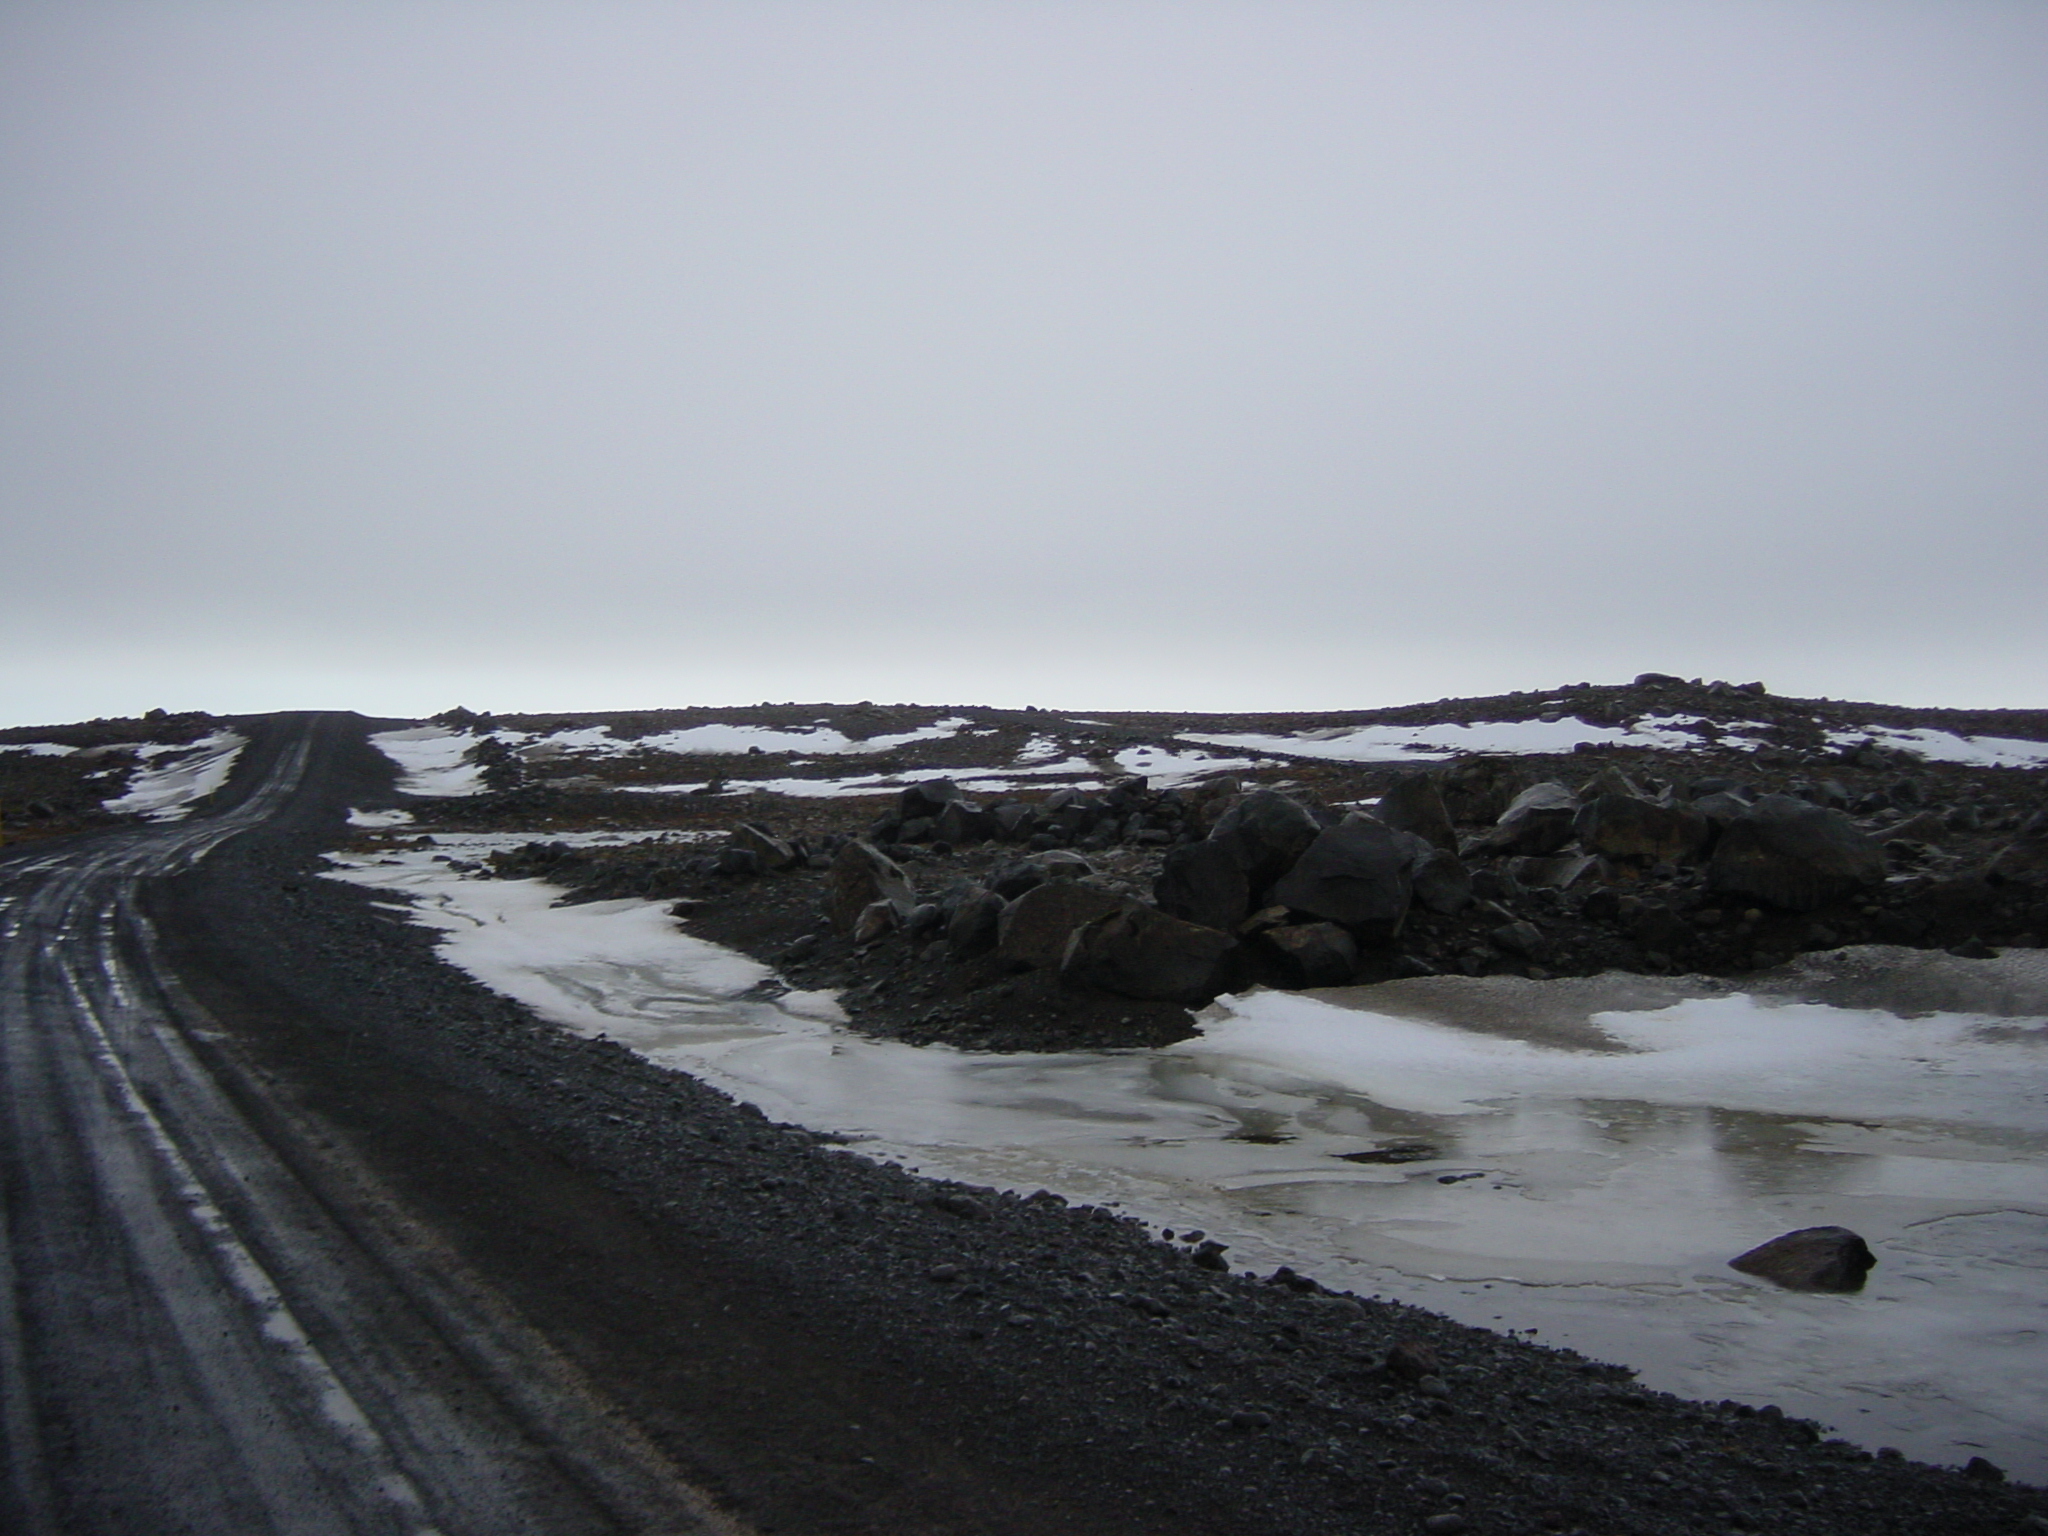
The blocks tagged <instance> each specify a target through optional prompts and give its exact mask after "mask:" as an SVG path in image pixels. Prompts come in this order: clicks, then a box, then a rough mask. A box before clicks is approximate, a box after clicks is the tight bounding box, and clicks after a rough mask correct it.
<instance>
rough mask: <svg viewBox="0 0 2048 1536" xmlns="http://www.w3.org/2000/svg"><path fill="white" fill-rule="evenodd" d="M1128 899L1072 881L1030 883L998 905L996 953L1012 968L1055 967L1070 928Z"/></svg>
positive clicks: (1064, 947) (1070, 935)
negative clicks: (1004, 904)
mask: <svg viewBox="0 0 2048 1536" xmlns="http://www.w3.org/2000/svg"><path fill="white" fill-rule="evenodd" d="M1128 900H1129V898H1128V897H1124V896H1112V895H1111V894H1110V893H1109V892H1108V891H1105V890H1100V889H1098V888H1097V887H1095V886H1092V885H1082V884H1080V883H1079V882H1078V881H1074V880H1051V881H1047V882H1046V883H1045V884H1044V885H1034V886H1033V887H1032V888H1031V889H1030V890H1028V891H1026V892H1025V893H1024V894H1023V895H1021V896H1019V897H1018V898H1017V899H1016V900H1015V901H1013V902H1011V903H1010V904H1009V905H1008V906H1007V907H1005V908H1003V915H1002V917H1001V919H1000V920H998V922H997V923H996V955H997V957H998V958H999V959H1000V960H1001V961H1002V962H1003V963H1004V964H1005V965H1007V966H1009V967H1010V968H1011V969H1013V970H1020V971H1031V970H1039V969H1041V968H1043V967H1046V966H1057V965H1058V964H1059V963H1060V960H1061V958H1062V957H1063V956H1064V955H1065V954H1066V952H1067V940H1068V939H1069V938H1070V937H1072V936H1073V932H1074V930H1075V929H1076V928H1079V927H1080V926H1081V925H1082V924H1084V923H1090V922H1093V921H1094V920H1095V919H1096V918H1098V917H1102V916H1105V915H1107V914H1108V913H1111V912H1114V911H1116V910H1118V909H1119V908H1120V907H1122V906H1123V905H1124V904H1125V903H1126V902H1127V901H1128Z"/></svg>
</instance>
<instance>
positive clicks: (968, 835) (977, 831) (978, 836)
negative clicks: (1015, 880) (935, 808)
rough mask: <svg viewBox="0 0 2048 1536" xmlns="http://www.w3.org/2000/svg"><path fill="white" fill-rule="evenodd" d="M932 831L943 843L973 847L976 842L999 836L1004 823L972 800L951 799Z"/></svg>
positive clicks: (940, 813)
mask: <svg viewBox="0 0 2048 1536" xmlns="http://www.w3.org/2000/svg"><path fill="white" fill-rule="evenodd" d="M932 831H933V833H934V834H935V835H936V836H937V837H938V839H939V841H940V842H942V843H951V844H952V845H953V846H954V847H955V848H971V847H973V846H974V845H975V844H976V843H986V842H992V841H993V840H994V839H995V838H997V837H999V836H1000V835H1001V834H1002V824H1001V823H1000V822H998V821H997V820H996V818H995V815H994V813H993V812H990V811H985V810H983V809H982V808H981V807H980V806H978V805H976V804H975V803H974V802H973V801H972V800H950V801H948V802H947V803H946V806H945V808H944V809H943V810H941V811H940V812H939V814H938V819H937V820H936V822H935V823H934V824H933V827H932Z"/></svg>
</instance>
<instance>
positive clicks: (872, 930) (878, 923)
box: [853, 901, 906, 944]
mask: <svg viewBox="0 0 2048 1536" xmlns="http://www.w3.org/2000/svg"><path fill="white" fill-rule="evenodd" d="M905 921H906V919H905V917H904V914H903V911H902V909H901V908H900V907H898V906H897V905H896V903H895V902H893V901H871V902H869V903H868V904H867V905H866V906H865V907H862V908H861V909H860V916H858V917H856V918H855V919H854V920H853V942H854V943H856V944H872V943H874V942H875V940H877V939H879V938H883V937H885V936H886V935H888V934H891V933H894V932H895V931H896V930H897V929H898V928H901V927H902V926H903V925H904V923H905Z"/></svg>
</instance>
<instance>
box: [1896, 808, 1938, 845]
mask: <svg viewBox="0 0 2048 1536" xmlns="http://www.w3.org/2000/svg"><path fill="white" fill-rule="evenodd" d="M1884 836H1885V840H1886V841H1887V842H1894V841H1903V842H1908V843H1945V842H1947V841H1948V823H1947V822H1946V821H1945V820H1944V819H1943V818H1942V816H1941V815H1940V813H1938V812H1935V811H1922V812H1920V814H1919V815H1917V816H1908V817H1907V818H1906V819H1905V820H1904V821H1900V822H1895V823H1893V824H1892V825H1891V826H1889V827H1886V828H1885V829H1884Z"/></svg>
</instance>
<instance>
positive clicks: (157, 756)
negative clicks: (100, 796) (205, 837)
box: [103, 731, 248, 821]
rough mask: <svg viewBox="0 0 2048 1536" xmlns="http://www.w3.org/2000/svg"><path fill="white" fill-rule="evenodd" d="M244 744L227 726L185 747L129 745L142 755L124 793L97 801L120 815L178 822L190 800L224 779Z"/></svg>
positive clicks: (189, 809)
mask: <svg viewBox="0 0 2048 1536" xmlns="http://www.w3.org/2000/svg"><path fill="white" fill-rule="evenodd" d="M247 745H248V741H247V739H246V738H245V737H242V736H238V735H236V734H235V733H234V732H233V731H215V732H214V733H213V734H212V735H211V736H206V737H203V738H201V739H200V740H198V741H195V742H193V743H192V744H191V745H190V746H182V747H177V746H164V745H161V744H151V745H146V746H141V747H138V748H136V749H135V750H136V751H137V752H139V753H141V754H142V755H143V756H144V757H145V758H146V759H147V760H146V761H145V762H144V764H143V766H142V767H140V768H138V769H136V770H135V773H134V775H133V776H132V777H131V778H130V779H129V780H128V790H127V793H125V794H123V795H120V796H119V797H117V798H115V799H112V800H108V801H105V802H103V803H104V805H105V807H106V809H108V810H110V811H114V812H117V813H119V814H121V815H141V816H147V817H148V818H149V819H150V820H151V821H183V820H184V819H185V818H186V817H187V816H189V815H191V814H192V807H193V805H194V804H195V803H197V802H198V801H200V800H203V799H205V798H206V797H207V796H208V795H210V794H212V793H213V792H214V791H215V790H217V789H219V788H220V787H221V785H223V784H225V783H227V781H228V774H229V773H230V772H231V771H232V770H233V769H234V766H235V759H236V758H237V757H239V756H241V752H242V748H243V747H245V746H247Z"/></svg>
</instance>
